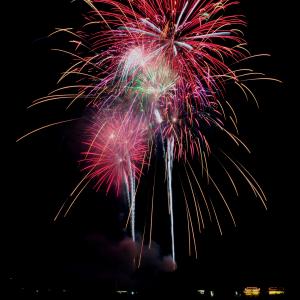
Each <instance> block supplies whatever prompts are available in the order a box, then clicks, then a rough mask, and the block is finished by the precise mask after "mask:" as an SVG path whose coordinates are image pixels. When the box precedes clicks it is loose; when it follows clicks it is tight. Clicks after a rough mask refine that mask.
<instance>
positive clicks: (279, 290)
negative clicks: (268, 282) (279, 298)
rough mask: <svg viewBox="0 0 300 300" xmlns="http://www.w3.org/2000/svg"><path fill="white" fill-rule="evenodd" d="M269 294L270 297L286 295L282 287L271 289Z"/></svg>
mask: <svg viewBox="0 0 300 300" xmlns="http://www.w3.org/2000/svg"><path fill="white" fill-rule="evenodd" d="M268 292H269V295H270V296H273V295H284V293H285V291H284V288H280V287H269V289H268Z"/></svg>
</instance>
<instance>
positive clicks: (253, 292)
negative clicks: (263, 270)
mask: <svg viewBox="0 0 300 300" xmlns="http://www.w3.org/2000/svg"><path fill="white" fill-rule="evenodd" d="M244 295H245V296H259V295H260V288H259V287H256V286H255V287H253V286H251V287H246V288H244Z"/></svg>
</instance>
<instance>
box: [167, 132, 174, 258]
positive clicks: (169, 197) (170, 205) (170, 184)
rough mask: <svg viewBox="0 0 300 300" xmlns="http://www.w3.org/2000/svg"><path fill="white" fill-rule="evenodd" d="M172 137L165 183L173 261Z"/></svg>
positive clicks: (168, 143)
mask: <svg viewBox="0 0 300 300" xmlns="http://www.w3.org/2000/svg"><path fill="white" fill-rule="evenodd" d="M173 155H174V138H173V136H171V137H170V138H169V139H167V157H166V168H167V184H168V200H169V214H170V221H171V238H172V258H173V261H175V237H174V210H173V190H172V171H173V160H174V157H173Z"/></svg>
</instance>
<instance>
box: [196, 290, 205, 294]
mask: <svg viewBox="0 0 300 300" xmlns="http://www.w3.org/2000/svg"><path fill="white" fill-rule="evenodd" d="M197 292H198V293H199V294H200V295H204V293H205V290H197Z"/></svg>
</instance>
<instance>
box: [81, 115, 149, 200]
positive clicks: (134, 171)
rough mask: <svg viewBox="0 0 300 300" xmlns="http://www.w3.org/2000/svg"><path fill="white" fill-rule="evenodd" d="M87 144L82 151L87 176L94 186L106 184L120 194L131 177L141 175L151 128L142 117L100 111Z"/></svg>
mask: <svg viewBox="0 0 300 300" xmlns="http://www.w3.org/2000/svg"><path fill="white" fill-rule="evenodd" d="M88 135H89V138H88V139H87V141H86V142H85V143H84V144H85V145H87V147H88V149H87V150H86V151H84V152H83V153H82V154H83V155H84V158H83V160H82V161H83V162H84V163H85V167H84V168H83V170H84V171H88V173H87V174H88V175H87V178H89V179H91V180H92V179H95V181H96V183H95V188H96V189H97V190H99V188H100V187H101V186H102V185H104V184H105V185H106V192H108V191H109V190H110V189H111V188H112V187H114V188H115V191H116V194H117V195H118V194H119V193H120V189H121V187H122V185H123V184H126V185H127V186H128V182H129V180H130V178H131V177H135V178H137V179H139V178H140V176H141V175H142V168H143V165H144V164H145V160H146V155H147V151H148V140H147V135H148V128H147V125H146V124H145V122H144V120H143V119H142V118H138V117H131V116H129V115H128V114H121V113H115V112H114V113H111V114H106V115H104V114H101V117H98V118H97V121H96V122H94V123H93V124H92V125H91V126H90V128H88Z"/></svg>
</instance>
